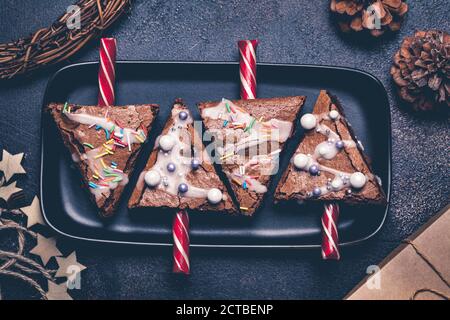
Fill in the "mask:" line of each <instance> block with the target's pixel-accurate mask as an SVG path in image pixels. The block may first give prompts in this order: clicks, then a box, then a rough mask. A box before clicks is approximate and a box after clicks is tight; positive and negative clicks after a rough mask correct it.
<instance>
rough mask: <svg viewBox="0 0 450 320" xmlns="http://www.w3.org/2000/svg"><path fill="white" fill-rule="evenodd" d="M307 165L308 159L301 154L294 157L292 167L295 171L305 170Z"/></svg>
mask: <svg viewBox="0 0 450 320" xmlns="http://www.w3.org/2000/svg"><path fill="white" fill-rule="evenodd" d="M308 163H309V157H308V156H307V155H305V154H303V153H299V154H296V155H295V157H294V166H295V167H296V168H297V169H306V167H307V166H308Z"/></svg>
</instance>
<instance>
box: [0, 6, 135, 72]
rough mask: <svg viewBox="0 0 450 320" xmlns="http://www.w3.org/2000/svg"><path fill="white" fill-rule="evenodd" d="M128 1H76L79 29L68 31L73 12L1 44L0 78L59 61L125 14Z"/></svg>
mask: <svg viewBox="0 0 450 320" xmlns="http://www.w3.org/2000/svg"><path fill="white" fill-rule="evenodd" d="M130 1H131V0H79V1H78V2H77V3H76V5H77V6H78V7H79V8H80V28H79V29H77V28H72V29H69V27H68V26H67V22H68V21H69V22H70V20H71V19H73V17H72V15H73V13H65V14H63V15H62V16H61V17H60V18H59V19H58V20H57V21H56V22H54V23H53V24H52V25H51V26H50V27H47V28H42V29H39V30H37V31H36V32H35V33H34V34H32V35H30V36H29V37H27V38H24V39H19V40H17V41H15V42H11V43H3V44H0V79H10V78H12V77H14V76H16V75H19V74H23V73H26V72H29V71H32V70H35V69H38V68H40V67H43V66H48V65H50V64H54V63H58V62H61V61H63V60H65V59H67V58H68V57H70V56H72V55H73V54H74V53H76V52H77V51H78V50H80V49H81V48H82V47H83V46H84V45H85V44H86V43H87V42H88V41H89V40H91V39H93V38H95V37H98V36H99V35H100V34H101V33H102V31H103V30H105V29H106V28H108V27H109V26H110V25H111V24H112V23H113V22H114V21H116V20H117V18H118V17H119V16H120V15H121V14H122V13H123V12H124V11H125V9H126V8H127V7H128V5H129V4H130Z"/></svg>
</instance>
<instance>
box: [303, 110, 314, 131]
mask: <svg viewBox="0 0 450 320" xmlns="http://www.w3.org/2000/svg"><path fill="white" fill-rule="evenodd" d="M300 124H301V125H302V127H303V128H304V129H306V130H311V129H314V128H315V127H316V125H317V119H316V117H315V116H314V115H313V114H311V113H307V114H305V115H303V117H302V118H301V119H300Z"/></svg>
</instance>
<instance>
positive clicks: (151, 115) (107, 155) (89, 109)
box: [48, 103, 159, 217]
mask: <svg viewBox="0 0 450 320" xmlns="http://www.w3.org/2000/svg"><path fill="white" fill-rule="evenodd" d="M158 110H159V107H158V106H157V105H154V104H147V105H129V106H110V107H99V106H80V105H74V104H67V103H66V104H56V103H51V104H50V105H49V106H48V111H49V112H50V114H51V115H52V117H53V119H54V120H55V122H56V125H57V127H58V129H59V131H60V132H61V136H62V138H63V140H64V144H65V145H66V146H67V148H68V149H69V150H70V152H71V154H72V159H73V160H74V162H75V163H76V165H77V166H78V168H79V169H80V171H81V174H82V177H83V180H84V182H85V183H86V188H88V189H89V191H90V195H91V198H92V200H93V201H94V202H95V204H96V205H97V207H98V208H99V210H100V214H101V215H102V216H105V217H107V216H111V215H112V214H113V213H114V210H115V208H116V206H117V204H118V202H119V199H120V196H121V194H122V192H123V189H124V187H125V185H126V184H127V183H128V176H129V175H130V174H131V172H132V170H133V167H134V163H135V161H136V158H137V156H138V154H139V152H140V150H141V147H142V144H143V143H144V141H145V140H146V138H147V133H148V132H149V131H150V129H151V125H152V123H153V120H155V117H156V115H157V113H158Z"/></svg>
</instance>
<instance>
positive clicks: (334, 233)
mask: <svg viewBox="0 0 450 320" xmlns="http://www.w3.org/2000/svg"><path fill="white" fill-rule="evenodd" d="M338 220H339V205H338V204H337V203H330V204H325V205H324V211H323V215H322V258H323V259H325V260H330V259H333V260H339V259H340V257H341V256H340V254H339V247H338V246H339V236H338V230H337V222H338Z"/></svg>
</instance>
